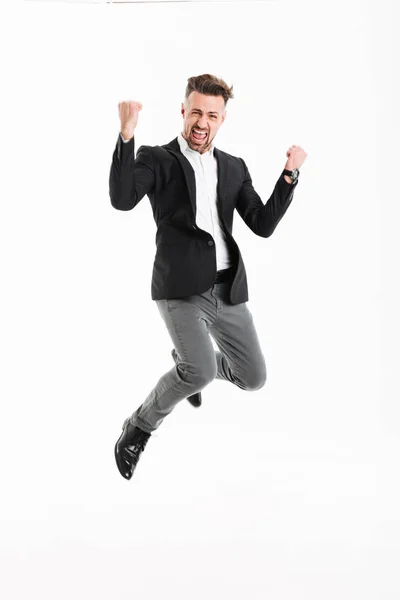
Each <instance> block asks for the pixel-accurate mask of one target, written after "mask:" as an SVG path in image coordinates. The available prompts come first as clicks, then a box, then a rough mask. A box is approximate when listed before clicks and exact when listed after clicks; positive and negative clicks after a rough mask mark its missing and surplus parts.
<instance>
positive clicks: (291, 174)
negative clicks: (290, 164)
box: [283, 169, 300, 183]
mask: <svg viewBox="0 0 400 600" xmlns="http://www.w3.org/2000/svg"><path fill="white" fill-rule="evenodd" d="M283 174H284V175H289V177H291V179H292V183H294V182H295V181H297V179H298V177H299V175H300V171H299V169H293V171H290V170H289V169H283Z"/></svg>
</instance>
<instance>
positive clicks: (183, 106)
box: [181, 102, 185, 115]
mask: <svg viewBox="0 0 400 600" xmlns="http://www.w3.org/2000/svg"><path fill="white" fill-rule="evenodd" d="M184 114H185V105H184V104H183V102H182V103H181V115H184Z"/></svg>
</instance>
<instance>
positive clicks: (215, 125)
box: [181, 92, 226, 154]
mask: <svg viewBox="0 0 400 600" xmlns="http://www.w3.org/2000/svg"><path fill="white" fill-rule="evenodd" d="M185 104H186V106H185ZM185 104H184V103H183V102H182V108H181V113H182V116H183V131H182V136H183V137H184V138H185V140H186V141H187V143H188V145H189V147H190V148H192V150H197V151H198V152H200V154H203V153H204V152H207V150H209V149H210V146H211V142H212V141H213V139H214V138H215V136H216V134H217V131H218V129H219V128H220V127H221V125H222V123H223V122H224V121H225V116H226V111H225V102H224V98H223V96H206V95H204V94H200V93H199V92H192V93H191V94H190V95H189V97H188V98H187V100H186V103H185ZM194 130H196V131H201V132H203V133H205V135H202V136H201V137H200V136H199V137H196V134H195V133H194Z"/></svg>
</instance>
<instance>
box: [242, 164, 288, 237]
mask: <svg viewBox="0 0 400 600" xmlns="http://www.w3.org/2000/svg"><path fill="white" fill-rule="evenodd" d="M240 160H241V161H242V163H243V167H244V179H243V183H242V187H241V189H240V192H239V196H238V200H237V203H236V209H237V211H238V213H239V214H240V216H241V217H242V219H243V221H244V222H245V223H246V225H247V226H248V227H249V228H250V229H251V230H252V231H253V232H254V233H255V234H256V235H259V236H261V237H269V236H270V235H271V234H272V233H273V232H274V230H275V228H276V226H277V225H278V223H279V221H280V220H281V219H282V217H283V215H284V214H285V212H286V210H287V208H288V206H289V204H290V203H291V201H292V199H293V193H294V188H295V187H296V186H297V185H298V183H299V180H298V179H297V181H296V182H295V183H288V182H287V181H286V179H285V178H284V175H283V170H282V173H281V175H280V177H279V179H278V181H277V182H276V184H275V187H274V191H273V192H272V195H271V197H270V198H269V199H268V201H267V202H266V204H264V203H263V202H262V200H261V198H260V196H259V195H258V194H257V192H256V191H255V189H254V188H253V183H252V180H251V177H250V173H249V170H248V168H247V166H246V163H245V162H244V160H243V159H242V158H240Z"/></svg>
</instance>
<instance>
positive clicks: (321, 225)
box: [0, 0, 400, 600]
mask: <svg viewBox="0 0 400 600" xmlns="http://www.w3.org/2000/svg"><path fill="white" fill-rule="evenodd" d="M23 9H24V10H23V15H22V17H21V16H20V17H19V20H18V21H13V24H12V27H13V28H14V29H13V31H12V35H10V38H9V39H10V45H9V46H8V47H7V48H6V49H5V51H4V52H3V58H4V59H5V60H4V64H5V65H6V66H5V69H6V76H7V77H9V81H8V82H7V85H6V86H5V87H6V95H5V96H6V100H9V105H8V108H7V109H5V110H3V111H2V117H1V119H2V131H4V132H7V135H8V140H9V143H7V147H5V146H4V139H7V138H6V137H5V136H3V140H2V141H3V149H4V151H3V163H2V164H3V169H4V174H3V194H2V214H3V216H2V218H1V250H2V257H3V261H2V282H3V285H4V288H3V289H4V293H3V294H2V305H3V308H2V329H1V331H2V333H1V338H2V350H3V351H2V367H3V377H2V404H1V406H2V416H1V430H0V433H1V435H0V438H1V451H2V458H3V460H2V496H1V504H2V508H1V513H0V520H1V521H0V528H1V542H0V544H1V547H0V552H1V556H0V558H1V564H2V567H3V569H4V574H3V577H2V584H1V585H2V587H3V590H1V591H2V596H3V597H4V598H7V600H8V599H11V598H21V599H22V598H38V599H39V598H40V599H41V600H47V599H49V600H50V599H51V600H55V599H56V600H67V599H68V600H70V599H71V598H74V599H77V600H80V599H81V598H82V599H85V600H86V599H89V598H90V599H91V598H96V600H106V599H107V600H109V599H110V598H113V599H116V598H132V599H133V598H135V599H136V598H141V599H143V600H144V599H146V600H147V599H151V600H153V599H155V598H159V597H163V598H174V599H175V600H183V599H184V600H204V599H210V600H211V599H212V600H214V599H218V600H219V599H222V598H223V599H228V598H229V599H235V600H236V598H237V599H239V598H240V599H242V598H251V599H252V600H261V599H266V598H268V599H271V600H300V599H304V600H322V599H323V600H338V598H340V599H341V600H358V599H362V600H392V599H393V600H394V599H395V598H396V599H397V598H398V597H399V594H400V583H399V579H398V576H397V574H396V570H397V569H398V564H399V561H400V545H399V536H400V520H399V512H400V511H399V508H398V507H399V505H400V488H399V479H398V471H399V458H400V425H399V416H400V413H399V404H398V388H399V385H398V380H397V376H396V369H397V366H398V350H399V342H398V329H399V328H398V316H397V315H396V306H397V301H398V299H399V296H398V288H397V281H398V271H397V270H396V269H397V268H398V265H397V258H396V257H397V255H398V250H397V247H398V241H397V230H398V222H399V210H398V201H399V193H398V183H397V179H398V177H399V171H398V163H399V160H398V147H395V145H394V144H393V148H391V147H390V144H391V143H392V141H393V142H394V139H395V136H394V135H393V134H394V131H395V128H396V127H397V126H398V117H397V115H395V111H394V106H395V100H394V97H395V94H396V93H397V90H396V88H395V80H394V79H393V78H394V59H393V56H394V55H395V47H394V32H395V31H396V33H397V31H398V25H399V22H398V10H397V12H396V9H395V3H394V2H393V3H390V2H379V4H378V2H372V1H370V2H361V1H353V2H350V1H349V0H348V1H346V2H342V3H340V2H339V3H338V2H332V3H328V2H327V3H322V2H310V1H307V2H291V1H286V2H232V3H227V2H221V3H218V2H215V3H196V4H195V3H187V4H169V3H163V4H154V3H148V4H139V5H136V6H135V5H133V4H114V5H112V4H104V5H101V4H94V3H93V4H92V5H89V4H78V3H75V4H67V3H49V2H26V3H25V4H24V5H23ZM3 23H4V21H3ZM10 30H11V29H10ZM8 33H10V31H9V32H8ZM208 72H209V73H213V74H215V75H217V76H220V77H222V78H223V79H225V81H226V82H227V83H228V84H229V85H232V84H233V86H234V90H233V91H234V94H235V98H234V99H233V100H230V101H229V102H228V107H227V108H228V116H227V119H226V121H225V123H224V124H223V126H222V127H221V129H220V131H219V132H218V135H217V138H216V140H215V143H216V145H217V147H219V148H220V149H222V150H225V151H227V152H229V153H231V154H233V155H237V156H240V157H242V158H244V160H245V161H246V164H247V166H248V167H249V170H250V173H251V175H252V178H253V184H254V187H255V189H256V190H257V191H258V193H259V194H260V196H261V198H262V199H263V201H264V202H266V201H267V200H268V198H269V196H270V195H271V193H272V190H273V187H274V185H275V183H276V180H277V178H278V177H279V175H280V173H281V171H282V169H283V167H284V164H285V162H286V156H285V154H286V151H287V149H288V148H289V147H290V146H291V145H292V144H299V145H301V146H302V147H303V148H304V149H305V150H306V152H307V153H308V158H307V160H306V162H305V163H304V165H303V166H302V168H301V175H300V181H299V185H298V186H297V188H296V190H295V194H294V198H293V202H292V204H291V205H290V207H289V209H288V211H287V213H286V215H285V216H284V218H283V219H282V221H281V222H280V223H279V225H278V227H277V229H276V230H275V232H274V234H273V235H272V236H271V237H270V238H268V239H264V238H260V237H257V236H255V235H254V234H253V233H252V232H251V231H250V230H249V229H248V228H247V227H246V225H245V224H244V222H243V221H242V220H241V218H240V217H239V215H238V213H236V215H235V220H234V230H233V234H234V237H235V239H236V240H237V242H238V244H239V246H240V248H241V251H242V254H243V258H244V262H245V265H246V270H247V274H248V282H249V294H250V300H249V304H248V305H249V308H250V310H251V311H252V313H253V316H254V320H255V323H256V327H257V331H258V334H259V337H260V341H261V344H262V347H263V350H264V354H265V357H266V362H267V371H268V379H267V383H266V385H265V387H264V388H262V389H261V390H259V391H257V392H244V391H242V390H240V389H239V388H235V387H234V386H233V385H231V384H228V383H227V382H223V381H217V380H216V381H215V382H213V383H212V384H210V385H209V386H207V388H206V389H204V390H203V406H202V407H201V408H200V409H194V408H193V407H191V406H190V405H189V403H188V402H186V401H183V402H182V403H180V404H179V405H178V406H177V407H176V408H175V410H174V411H173V412H172V413H171V414H170V415H169V416H168V418H166V419H165V421H164V423H163V424H162V425H161V426H160V427H159V429H158V430H157V432H156V433H155V434H154V435H153V436H152V438H150V440H149V443H148V445H147V447H146V450H145V452H144V453H143V455H142V457H141V459H140V462H139V465H138V467H137V470H136V472H135V474H134V477H133V478H132V479H131V480H130V481H126V480H124V479H123V478H122V477H121V476H120V474H119V472H118V471H117V468H116V465H115V461H114V454H113V451H114V444H115V441H116V439H117V438H118V436H119V435H120V432H121V425H122V422H123V420H124V419H125V418H126V416H128V415H129V414H131V413H132V412H133V410H135V409H136V408H137V406H138V405H139V404H140V403H141V402H142V401H143V400H144V398H145V397H146V396H147V394H148V393H149V392H150V390H151V389H152V388H153V387H154V385H155V384H156V383H157V381H158V378H159V377H160V376H161V375H162V374H163V373H164V372H165V371H167V370H169V369H170V368H171V367H172V366H173V362H172V358H171V356H170V349H171V347H172V345H171V340H170V339H169V336H168V332H167V330H166V328H165V325H164V323H163V321H162V320H161V318H160V315H159V313H158V310H157V307H156V305H155V303H154V302H152V300H151V297H150V284H151V269H152V264H153V260H154V254H155V243H154V242H155V233H156V227H155V223H154V220H153V217H152V212H151V207H150V203H149V201H148V199H147V197H145V198H143V200H142V201H141V202H140V204H139V205H138V206H137V207H136V208H135V209H134V210H133V211H130V212H122V211H121V212H120V211H116V210H115V209H113V208H112V206H111V203H110V199H109V194H108V178H109V171H110V166H111V158H112V153H113V151H114V149H115V145H116V142H117V137H118V132H119V119H118V103H119V102H121V101H122V100H127V99H133V100H139V101H141V102H142V103H143V110H142V111H141V113H140V118H139V125H138V128H137V130H136V134H135V137H136V140H137V144H136V149H137V148H138V147H139V146H140V145H142V144H147V145H156V144H159V145H161V144H165V143H168V142H169V141H171V140H172V139H173V138H175V137H176V136H177V135H178V133H179V132H180V131H181V129H182V118H181V115H180V108H181V102H182V101H183V99H184V91H185V87H186V82H187V78H188V77H190V76H192V75H199V74H201V73H208ZM3 93H4V92H3ZM3 100H4V96H3ZM391 138H392V139H391ZM397 141H398V137H397V138H396V143H397ZM383 223H384V224H385V226H384V227H383V226H382V225H383ZM380 227H382V233H381V236H380ZM380 242H381V246H380ZM380 258H381V260H382V268H381V269H380ZM380 275H381V277H382V282H381V283H382V288H381V285H380ZM380 318H381V321H380ZM380 331H381V333H382V340H381V343H380V337H379V334H380ZM380 384H381V385H380Z"/></svg>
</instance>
